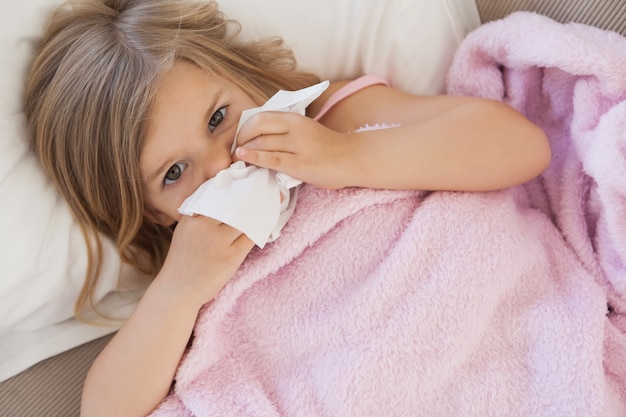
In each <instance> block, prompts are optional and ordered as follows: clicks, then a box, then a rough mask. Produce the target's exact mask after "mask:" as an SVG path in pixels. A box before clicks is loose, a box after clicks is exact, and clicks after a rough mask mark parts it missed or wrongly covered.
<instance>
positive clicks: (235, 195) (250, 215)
mask: <svg viewBox="0 0 626 417" xmlns="http://www.w3.org/2000/svg"><path fill="white" fill-rule="evenodd" d="M328 85H329V82H328V81H323V82H321V83H319V84H316V85H313V86H311V87H307V88H304V89H302V90H297V91H284V90H280V91H279V92H277V93H276V94H275V95H273V96H272V97H271V98H270V99H269V100H268V101H267V102H266V103H265V104H264V105H263V106H261V107H256V108H253V109H249V110H245V111H244V112H242V113H241V117H240V119H239V125H238V127H237V132H239V128H240V127H241V126H242V125H243V124H244V123H245V122H246V121H247V120H248V119H249V118H250V117H251V116H252V115H254V114H256V113H260V112H263V111H286V112H295V113H299V114H301V115H304V114H305V110H306V108H307V106H308V105H309V104H311V103H312V102H313V101H314V100H315V99H316V98H318V97H319V96H320V95H321V94H322V93H323V92H324V90H326V89H327V88H328ZM236 137H237V135H236V134H235V142H233V147H232V150H231V152H234V151H235V148H236ZM300 183H301V181H299V180H296V179H295V178H292V177H291V176H289V175H287V174H284V173H281V172H276V171H274V170H270V169H267V168H259V167H256V166H254V165H246V164H245V163H244V162H243V161H237V162H234V163H233V164H231V165H230V166H229V167H228V168H226V169H223V170H221V171H220V172H218V173H217V175H216V176H215V177H213V178H211V179H209V180H208V181H206V182H205V183H203V184H202V185H201V186H200V187H198V189H197V190H196V191H194V192H193V194H191V195H190V196H189V197H187V199H186V200H185V201H184V202H183V204H182V205H181V206H180V207H179V208H178V212H179V213H181V214H184V215H187V216H193V215H202V216H207V217H211V218H214V219H216V220H219V221H221V222H223V223H226V224H228V225H230V226H232V227H234V228H236V229H238V230H240V231H241V232H243V233H245V234H246V235H247V236H248V237H249V238H250V240H252V241H253V242H254V243H255V244H256V245H257V246H258V247H260V248H263V247H264V246H265V244H266V243H267V242H272V241H274V240H276V239H277V238H278V236H279V235H280V231H281V230H282V228H283V226H284V225H285V224H286V223H287V221H288V220H289V218H290V217H291V215H292V214H293V211H294V209H295V205H296V199H297V190H298V187H297V186H298V185H300Z"/></svg>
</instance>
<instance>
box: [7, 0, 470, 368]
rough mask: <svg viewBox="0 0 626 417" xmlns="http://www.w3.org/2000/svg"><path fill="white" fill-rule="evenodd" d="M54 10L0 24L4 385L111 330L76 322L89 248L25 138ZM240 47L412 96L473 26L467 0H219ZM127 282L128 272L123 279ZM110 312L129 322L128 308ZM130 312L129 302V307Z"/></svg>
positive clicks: (105, 282) (426, 89) (108, 276)
mask: <svg viewBox="0 0 626 417" xmlns="http://www.w3.org/2000/svg"><path fill="white" fill-rule="evenodd" d="M60 3H61V0H29V1H14V2H10V3H7V4H6V5H5V8H4V13H2V17H1V18H0V19H2V21H0V91H2V95H0V138H1V142H0V195H1V196H2V216H0V230H1V231H2V236H3V239H2V240H1V241H0V277H1V278H2V279H1V280H0V357H2V364H0V380H3V379H5V378H7V377H9V376H11V375H13V374H15V373H17V372H19V371H21V370H23V369H25V368H26V367H28V366H30V365H31V364H33V363H35V362H37V361H39V360H42V359H44V358H46V357H49V356H52V355H54V354H57V353H59V352H61V351H63V350H66V349H69V348H71V347H74V346H77V345H79V344H81V343H84V342H87V341H89V340H91V339H93V338H95V337H98V336H100V335H102V334H105V333H107V332H111V331H113V330H115V329H116V328H117V326H111V327H102V328H98V329H94V328H93V327H89V326H87V325H85V324H80V323H78V322H77V321H75V320H74V319H73V306H74V301H75V299H76V297H77V295H78V293H79V291H80V288H81V285H82V280H83V278H84V275H85V268H86V248H85V245H84V242H83V238H82V235H81V233H80V230H79V228H78V226H77V224H76V222H75V221H74V220H73V218H72V215H71V213H70V211H69V209H68V207H67V206H66V204H65V202H64V201H63V200H62V199H61V198H60V197H59V195H58V194H57V193H56V192H55V190H54V188H53V187H52V185H51V184H50V183H49V182H48V181H47V180H46V178H45V177H44V175H43V173H42V171H41V170H40V168H39V166H38V165H37V162H36V161H35V159H34V157H33V155H32V154H31V153H30V152H29V151H28V149H27V147H26V145H25V142H24V140H23V135H24V133H23V125H22V124H23V115H22V113H21V104H20V99H21V94H22V88H23V80H24V74H25V71H26V68H27V65H28V62H29V60H30V58H31V54H32V51H33V45H34V42H35V40H36V39H37V37H38V36H40V34H41V32H42V29H43V25H44V22H45V20H46V18H47V16H48V13H49V12H50V11H51V10H52V9H53V8H54V7H55V6H57V5H58V4H60ZM219 3H220V5H221V7H222V9H223V10H224V11H225V12H226V13H227V15H228V16H229V17H231V18H234V19H237V20H239V21H240V22H241V23H242V25H243V28H244V32H243V35H244V36H246V37H249V38H251V37H257V36H261V37H264V36H273V35H278V36H282V37H283V38H284V39H285V41H286V43H287V45H288V46H290V47H292V48H293V49H294V51H295V54H296V57H297V59H298V61H299V63H300V65H301V67H303V68H307V69H311V70H314V71H316V72H317V73H318V74H319V75H320V76H321V77H322V78H323V79H330V80H334V79H345V78H353V77H355V76H357V75H360V74H364V73H375V74H378V75H380V76H383V77H384V78H386V79H387V80H388V81H390V82H391V84H392V85H394V86H396V87H398V88H400V89H403V90H406V91H409V92H413V93H420V94H435V93H442V92H443V91H444V77H445V72H446V69H447V67H448V64H449V62H450V60H451V58H452V55H453V53H454V51H455V49H456V47H457V46H458V44H459V42H460V41H461V39H462V38H463V37H464V36H465V35H466V33H467V32H469V31H470V30H472V29H474V28H475V27H477V26H478V25H479V18H478V12H477V10H476V6H475V3H474V0H439V1H432V0H394V1H380V0H361V1H358V0H318V1H315V2H312V1H308V0H300V1H294V0H266V1H263V2H252V1H241V0H221V1H220V2H219ZM105 257H106V260H107V262H106V263H105V265H104V268H103V271H102V282H101V285H100V287H99V289H98V292H97V293H98V298H102V297H104V296H105V295H106V294H110V293H111V291H113V290H114V289H115V288H116V286H117V281H118V277H119V275H120V268H121V263H120V260H119V259H118V258H117V255H116V251H115V248H114V247H113V245H112V244H111V243H110V242H108V241H107V242H105ZM123 273H124V274H127V275H128V276H134V275H135V274H134V271H129V270H128V269H127V268H126V269H123ZM111 298H112V297H111V296H110V295H109V297H108V298H106V299H105V300H104V303H105V304H106V303H107V302H108V304H107V305H108V310H107V311H110V312H127V311H128V304H129V303H131V302H132V299H131V298H126V299H124V300H125V301H123V302H120V300H119V299H118V300H117V301H115V302H109V301H110V299H111ZM131 304H132V303H131Z"/></svg>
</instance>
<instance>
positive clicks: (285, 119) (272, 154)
mask: <svg viewBox="0 0 626 417" xmlns="http://www.w3.org/2000/svg"><path fill="white" fill-rule="evenodd" d="M237 143H238V145H239V146H238V148H237V150H236V151H235V156H236V157H237V158H239V159H241V160H243V161H244V162H246V163H250V164H253V165H257V166H259V167H263V168H270V169H273V170H276V171H279V172H284V173H287V174H289V175H291V176H292V177H294V178H297V179H299V180H301V181H304V182H307V183H310V184H313V185H316V186H318V187H323V188H329V189H337V188H343V187H346V186H349V185H350V184H349V180H348V178H349V176H348V173H349V170H350V159H351V156H352V155H353V147H354V146H356V141H355V140H354V138H353V135H350V134H346V133H340V132H336V131H334V130H331V129H329V128H327V127H325V126H323V125H321V124H320V123H318V122H316V121H314V120H312V119H310V118H308V117H305V116H301V115H299V114H296V113H289V112H263V113H258V114H256V115H254V116H252V117H251V118H250V119H249V120H248V121H247V122H246V123H245V124H244V125H243V126H242V127H241V129H240V131H239V134H238V135H237Z"/></svg>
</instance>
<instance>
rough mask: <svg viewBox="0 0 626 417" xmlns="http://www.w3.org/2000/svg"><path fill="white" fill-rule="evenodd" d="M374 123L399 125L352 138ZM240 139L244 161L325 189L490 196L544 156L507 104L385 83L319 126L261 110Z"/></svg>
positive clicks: (348, 101)
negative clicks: (485, 193) (402, 88)
mask: <svg viewBox="0 0 626 417" xmlns="http://www.w3.org/2000/svg"><path fill="white" fill-rule="evenodd" d="M332 87H333V86H331V88H332ZM335 88H336V87H335ZM331 92H332V90H331ZM324 99H325V97H324V96H322V97H321V100H324ZM319 106H320V105H319V103H314V104H313V105H312V106H311V113H312V114H314V113H315V111H316V110H317V109H318V108H319ZM377 123H380V124H383V123H384V124H388V125H399V127H395V128H392V129H384V130H373V131H366V132H361V133H348V132H353V131H354V130H356V129H357V128H358V127H360V126H364V125H366V124H369V125H375V124H377ZM237 140H238V142H239V143H240V144H242V146H241V147H240V148H239V149H238V151H237V156H238V157H239V158H241V159H243V160H244V161H246V162H249V163H253V164H256V165H259V166H264V167H268V168H272V169H276V170H278V171H283V172H286V173H288V174H290V175H292V176H294V177H296V178H299V179H301V180H303V181H305V182H310V183H313V184H315V185H318V186H322V187H327V188H341V187H346V186H363V187H373V188H395V189H421V190H457V191H485V190H493V189H499V188H504V187H508V186H511V185H515V184H519V183H521V182H524V181H527V180H529V179H531V178H533V177H535V176H537V175H538V174H539V173H541V172H542V171H543V169H545V167H546V166H547V165H548V163H549V160H550V148H549V145H548V141H547V138H546V136H545V134H544V133H543V131H542V130H541V129H539V128H538V127H537V126H536V125H534V124H533V123H531V122H530V121H528V120H527V119H526V118H525V117H524V116H522V115H521V114H520V113H518V112H517V111H515V110H514V109H512V108H511V107H509V106H507V105H506V104H503V103H500V102H496V101H492V100H487V99H480V98H471V97H455V96H414V95H411V94H406V93H403V92H400V91H398V90H395V89H393V88H388V87H384V86H372V87H368V88H366V89H364V90H361V91H360V92H358V93H355V94H354V95H352V96H349V97H347V98H345V99H344V100H342V101H340V102H339V103H338V104H337V105H336V106H335V107H333V108H332V109H331V110H330V111H329V112H328V113H327V114H326V115H325V116H323V117H322V119H321V120H320V123H315V122H313V121H311V120H310V119H306V118H302V117H299V116H297V115H293V114H279V113H260V114H257V115H256V116H255V117H253V118H251V119H250V121H249V122H248V123H246V125H244V126H243V127H242V129H241V131H240V133H239V136H238V139H237Z"/></svg>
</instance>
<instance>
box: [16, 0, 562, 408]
mask: <svg viewBox="0 0 626 417" xmlns="http://www.w3.org/2000/svg"><path fill="white" fill-rule="evenodd" d="M235 29H236V24H235V23H234V22H232V21H229V20H228V19H226V18H225V16H223V15H222V14H221V13H220V12H219V10H218V8H217V5H216V4H215V3H207V2H198V3H194V2H187V1H185V2H183V1H172V0H81V1H76V2H73V3H71V4H68V5H66V6H64V7H62V8H60V9H59V10H58V11H57V12H56V13H55V15H54V16H53V18H52V21H51V22H50V26H49V28H48V30H47V32H46V34H45V36H44V38H43V40H42V43H41V50H40V52H39V54H38V56H37V58H36V60H35V61H34V63H33V66H32V69H31V72H30V75H29V79H28V85H27V90H26V98H25V107H26V114H27V120H28V127H29V131H30V139H31V141H32V147H33V149H34V151H35V152H36V154H37V155H38V157H39V159H40V160H41V163H42V165H43V167H44V169H45V170H46V172H47V173H48V175H49V176H50V178H51V179H52V180H53V181H54V182H55V184H56V186H57V187H58V189H59V190H60V192H61V193H62V194H63V195H64V197H65V198H66V199H67V201H68V202H69V204H70V206H71V207H72V209H73V211H74V213H75V215H76V217H77V219H78V220H79V222H80V223H81V225H82V227H83V230H84V233H85V237H86V242H87V244H88V245H89V247H90V251H91V268H90V270H89V274H88V276H87V279H86V282H85V285H84V290H83V294H82V296H81V298H80V299H79V300H78V303H77V311H78V312H80V311H81V310H82V309H83V308H85V307H86V306H89V304H90V303H91V302H90V300H91V299H90V296H91V292H92V289H93V288H94V286H95V283H96V281H97V278H98V270H99V264H98V259H99V254H100V242H99V240H98V233H103V234H104V235H106V236H109V237H111V238H112V239H114V240H115V241H116V242H117V245H118V248H119V253H120V256H122V258H123V259H124V260H125V261H126V262H129V263H131V264H133V265H135V266H137V267H138V268H140V269H141V270H143V271H145V272H148V273H150V274H152V275H153V276H154V277H155V278H154V280H153V281H152V284H151V285H150V287H149V288H148V289H147V291H146V293H145V295H144V296H143V298H142V300H141V301H140V303H139V305H138V306H137V309H136V311H135V312H134V314H133V315H132V316H131V317H130V318H129V320H128V321H127V322H126V323H125V325H124V326H123V327H122V329H121V330H120V331H119V332H118V333H117V334H116V336H115V337H114V338H113V340H112V341H111V342H110V344H109V345H108V346H107V347H106V348H105V349H104V350H103V352H102V353H101V354H100V356H99V357H98V358H97V360H96V361H95V363H94V364H93V366H92V368H91V370H90V372H89V375H88V377H87V380H86V382H85V387H84V394H83V403H82V414H83V415H84V416H98V415H115V416H142V415H146V414H148V413H149V412H150V411H151V410H152V409H154V407H155V406H157V405H158V404H159V402H160V401H161V400H162V399H163V398H164V397H165V396H166V395H167V393H168V390H169V389H170V387H171V384H172V380H173V377H174V373H175V371H176V368H177V364H178V362H179V360H180V358H181V355H182V353H183V352H184V350H185V347H186V345H187V342H188V340H189V337H190V334H191V331H192V328H193V325H194V321H195V319H196V316H197V314H198V311H199V309H200V308H201V306H202V305H203V304H205V303H207V302H209V301H210V300H212V299H213V298H214V297H215V295H216V294H217V293H218V292H219V291H220V289H221V288H222V287H223V286H224V285H225V284H226V283H227V282H228V280H229V279H230V277H231V276H232V275H233V273H234V272H235V271H236V270H237V269H238V267H239V266H240V265H241V263H242V262H243V261H244V259H245V258H246V256H247V254H248V252H249V251H250V250H251V249H252V247H253V244H252V242H251V241H250V240H249V239H248V238H247V237H246V236H245V235H243V234H242V233H241V232H240V231H238V230H235V229H233V228H231V227H230V226H227V225H225V224H221V223H219V222H217V221H215V220H212V219H210V218H205V217H202V216H199V217H187V216H181V215H179V214H178V212H177V208H178V207H179V206H180V204H181V203H182V201H183V200H184V199H185V198H186V197H187V196H188V195H190V194H191V193H192V192H193V191H194V190H195V189H196V188H197V187H198V186H199V185H200V184H202V183H203V182H205V181H206V180H207V179H209V178H211V177H213V176H214V175H215V174H216V173H217V172H218V171H220V170H221V169H224V168H226V167H228V166H229V165H230V164H231V163H232V162H233V159H240V160H243V161H245V162H246V163H249V164H254V165H257V166H260V167H265V168H271V169H275V170H277V171H282V172H285V173H287V174H289V175H291V176H293V177H295V178H297V179H300V180H302V181H304V182H306V183H309V184H312V185H314V186H318V187H324V188H332V189H336V188H343V187H371V188H389V189H415V190H458V191H485V190H494V189H499V188H503V187H508V186H511V185H514V184H519V183H521V182H524V181H526V180H529V179H531V178H533V177H535V176H536V175H538V174H539V173H540V172H541V171H542V170H543V169H544V168H545V167H546V166H547V164H548V162H549V159H550V151H549V147H548V144H547V139H546V137H545V135H544V134H543V132H542V131H541V130H540V129H539V128H537V127H536V126H535V125H533V124H532V123H530V122H529V121H528V120H526V119H525V118H524V117H523V116H521V115H520V114H519V113H517V112H516V111H514V110H513V109H511V108H509V107H507V106H506V105H503V104H501V103H497V102H492V101H488V100H483V99H477V98H467V97H451V96H443V97H417V96H413V95H409V94H406V93H403V92H401V91H397V90H394V89H392V88H389V87H388V86H386V84H385V83H384V81H382V80H379V79H377V78H375V77H366V78H363V79H360V80H357V81H356V82H350V81H342V82H334V83H331V86H330V87H329V89H328V90H327V91H326V92H325V93H324V94H323V95H322V96H321V97H320V98H319V99H318V100H317V101H316V102H314V103H313V104H312V105H311V106H309V108H308V110H307V115H308V116H310V117H303V116H299V115H296V114H292V113H261V114H258V115H256V116H254V117H252V118H251V119H250V120H249V121H248V122H247V123H246V124H245V125H244V126H243V127H242V129H241V130H240V132H239V134H238V136H237V143H238V148H237V149H236V152H235V154H234V155H231V152H230V149H231V145H232V143H233V140H234V135H235V129H236V126H237V122H238V119H239V115H240V114H241V112H242V111H243V110H245V109H247V108H251V107H256V106H259V105H261V104H262V103H263V102H264V101H265V100H267V99H268V98H269V97H270V96H271V95H273V94H274V93H275V92H276V91H277V90H279V89H286V90H295V89H300V88H303V87H306V86H309V85H311V84H314V83H316V82H318V81H319V80H318V78H317V77H316V76H315V75H313V74H309V73H305V72H302V71H300V70H298V69H297V68H296V65H295V62H294V60H293V58H292V55H291V53H290V51H288V50H286V49H284V48H283V47H282V46H281V43H280V41H277V40H268V41H262V42H254V43H243V42H242V41H240V40H239V39H238V37H237V33H236V32H237V31H236V30H235ZM327 102H328V103H331V104H332V106H330V107H329V106H326V108H324V110H322V107H323V106H324V104H325V103H327ZM312 117H315V118H316V120H314V119H312ZM366 124H369V125H373V124H387V125H391V126H394V127H393V128H389V129H383V130H369V131H363V132H359V133H354V132H355V130H357V129H358V128H359V127H361V126H364V125H366ZM92 242H94V244H95V247H94V248H91V244H92Z"/></svg>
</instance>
